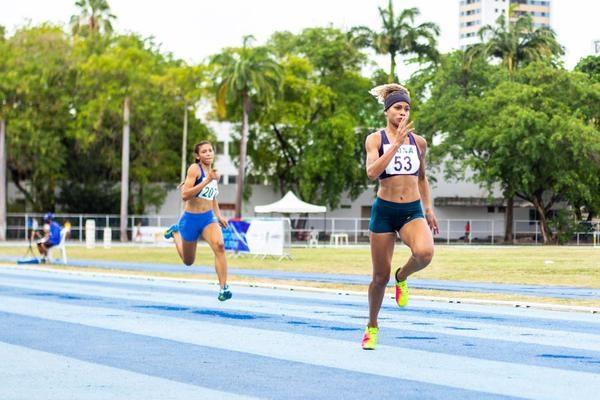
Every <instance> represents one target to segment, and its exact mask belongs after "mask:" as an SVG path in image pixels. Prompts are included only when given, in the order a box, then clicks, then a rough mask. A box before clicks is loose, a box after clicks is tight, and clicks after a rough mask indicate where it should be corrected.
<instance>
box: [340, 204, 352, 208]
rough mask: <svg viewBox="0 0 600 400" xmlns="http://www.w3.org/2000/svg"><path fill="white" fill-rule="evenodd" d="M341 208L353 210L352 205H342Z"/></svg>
mask: <svg viewBox="0 0 600 400" xmlns="http://www.w3.org/2000/svg"><path fill="white" fill-rule="evenodd" d="M340 208H352V206H351V205H350V204H342V205H341V206H340Z"/></svg>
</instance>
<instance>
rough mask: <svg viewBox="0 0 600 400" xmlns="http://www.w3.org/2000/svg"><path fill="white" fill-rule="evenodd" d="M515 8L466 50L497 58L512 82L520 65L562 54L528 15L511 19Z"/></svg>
mask: <svg viewBox="0 0 600 400" xmlns="http://www.w3.org/2000/svg"><path fill="white" fill-rule="evenodd" d="M514 10H515V8H514V6H513V7H511V8H510V11H509V14H510V16H511V18H509V19H507V18H506V16H505V15H501V16H500V17H499V18H498V19H497V20H496V25H495V26H492V25H486V26H484V27H483V28H481V29H480V30H479V36H480V38H481V43H478V44H475V45H473V46H471V47H470V48H469V49H467V55H468V56H469V57H471V58H475V57H484V58H490V57H491V58H496V59H499V60H500V61H501V65H502V66H503V67H505V68H506V69H507V70H508V72H509V79H511V77H512V75H513V74H514V72H515V71H516V70H517V69H518V68H519V67H520V66H523V65H527V64H529V63H531V62H534V61H538V60H548V61H554V60H556V58H557V57H558V56H560V55H562V54H564V50H563V48H562V46H561V45H560V44H559V43H558V41H557V40H556V35H555V33H554V31H553V30H552V29H550V28H549V27H537V28H535V27H534V26H533V21H532V18H531V16H530V15H529V14H522V15H520V16H519V17H518V18H512V16H513V15H514ZM506 184H507V185H508V186H506V187H504V192H505V197H506V200H507V207H506V224H505V227H506V231H505V234H504V239H505V241H512V240H513V232H512V229H513V208H514V207H513V204H514V197H513V196H514V190H513V189H512V188H511V187H510V182H507V183H506Z"/></svg>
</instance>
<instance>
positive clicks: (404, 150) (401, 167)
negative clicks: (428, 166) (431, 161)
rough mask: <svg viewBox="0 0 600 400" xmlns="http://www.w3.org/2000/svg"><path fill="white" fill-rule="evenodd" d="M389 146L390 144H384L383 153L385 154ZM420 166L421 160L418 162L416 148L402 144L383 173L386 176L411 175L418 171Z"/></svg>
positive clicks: (412, 145)
mask: <svg viewBox="0 0 600 400" xmlns="http://www.w3.org/2000/svg"><path fill="white" fill-rule="evenodd" d="M390 146H391V144H384V145H383V152H384V153H385V152H386V151H387V150H388V149H389V148H390ZM420 166H421V160H419V153H418V151H417V146H415V145H414V144H403V145H402V146H400V148H399V149H398V150H397V151H396V154H394V157H392V160H391V161H390V163H389V164H388V166H387V167H386V168H385V173H386V174H388V175H413V174H414V173H416V172H417V171H418V170H419V167H420Z"/></svg>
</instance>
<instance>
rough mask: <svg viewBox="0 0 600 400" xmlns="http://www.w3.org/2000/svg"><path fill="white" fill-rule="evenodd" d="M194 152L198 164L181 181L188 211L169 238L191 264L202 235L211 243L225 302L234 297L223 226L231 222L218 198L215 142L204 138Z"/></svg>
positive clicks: (167, 233)
mask: <svg viewBox="0 0 600 400" xmlns="http://www.w3.org/2000/svg"><path fill="white" fill-rule="evenodd" d="M194 155H195V156H196V163H194V164H192V165H191V166H190V167H189V168H188V170H187V176H186V178H185V181H184V182H183V183H182V184H181V198H182V199H183V201H185V207H184V212H183V214H182V215H181V218H180V219H179V222H178V223H177V224H174V225H172V226H171V227H170V228H169V229H167V231H166V232H165V238H167V239H170V238H171V237H172V238H173V240H174V241H175V247H176V248H177V253H179V256H180V257H181V260H182V261H183V263H184V264H185V265H188V266H189V265H192V264H193V263H194V261H195V259H196V247H197V244H198V239H199V238H200V237H202V238H203V239H204V240H205V241H206V242H207V243H208V245H209V246H210V248H211V249H212V251H213V253H214V255H215V271H216V272H217V277H218V279H219V286H220V290H219V295H218V299H219V300H220V301H225V300H228V299H230V298H231V296H232V295H231V290H230V289H229V285H227V258H226V257H225V246H224V242H223V233H222V232H221V227H224V228H226V227H227V221H226V220H225V219H224V218H223V217H222V216H221V211H220V209H219V202H218V201H217V196H218V194H219V186H218V181H219V174H218V173H217V170H215V169H213V168H212V162H213V159H214V151H213V147H212V144H210V142H208V141H201V142H200V143H198V144H197V145H196V146H195V148H194Z"/></svg>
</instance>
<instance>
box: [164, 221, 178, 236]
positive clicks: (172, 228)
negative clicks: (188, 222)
mask: <svg viewBox="0 0 600 400" xmlns="http://www.w3.org/2000/svg"><path fill="white" fill-rule="evenodd" d="M175 232H179V224H173V225H171V226H170V227H169V229H167V230H166V231H165V234H164V237H165V239H171V238H172V237H173V234H174V233H175Z"/></svg>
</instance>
